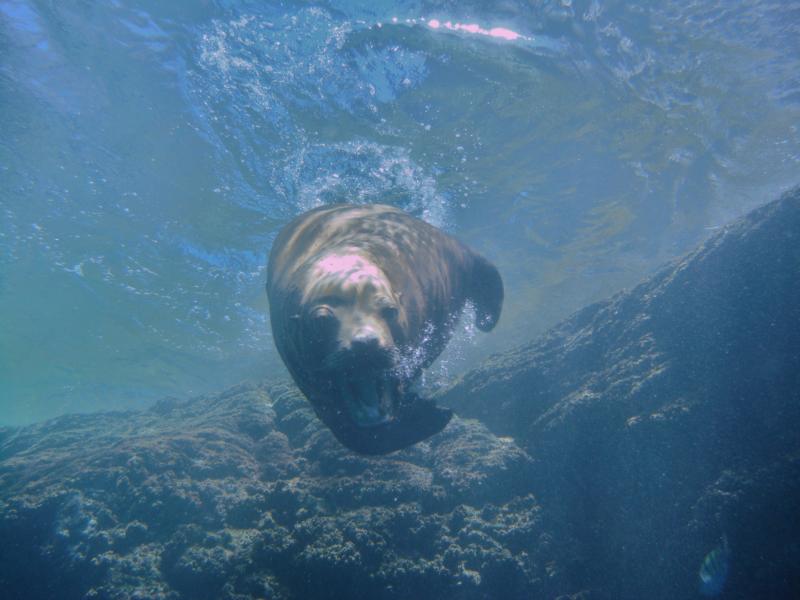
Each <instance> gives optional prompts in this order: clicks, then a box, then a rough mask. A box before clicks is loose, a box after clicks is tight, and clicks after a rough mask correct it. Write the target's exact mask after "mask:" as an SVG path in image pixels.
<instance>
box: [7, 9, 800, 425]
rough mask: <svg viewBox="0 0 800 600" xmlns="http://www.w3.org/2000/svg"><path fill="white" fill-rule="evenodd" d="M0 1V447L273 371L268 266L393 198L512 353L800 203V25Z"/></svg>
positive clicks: (447, 364) (732, 19)
mask: <svg viewBox="0 0 800 600" xmlns="http://www.w3.org/2000/svg"><path fill="white" fill-rule="evenodd" d="M489 4H491V3H482V2H473V3H464V2H402V3H390V2H362V3H357V2H343V1H331V2H318V3H308V2H300V1H298V2H248V1H244V0H239V1H222V0H219V1H206V2H195V3H184V2H180V3H179V2H166V3H165V2H152V1H150V2H148V1H145V0H142V1H139V2H135V1H133V0H131V1H122V0H119V1H115V2H108V3H85V2H79V1H72V0H64V1H59V2H54V3H51V2H34V1H30V0H0V134H1V135H0V215H2V216H0V402H1V403H2V404H0V422H2V423H21V422H28V421H31V420H36V419H40V418H44V417H49V416H54V415H57V414H61V413H64V412H70V411H78V410H79V411H86V410H96V409H100V408H122V407H136V406H142V405H144V404H146V403H147V402H149V401H151V400H152V399H154V398H157V397H159V396H163V395H166V394H173V395H179V396H185V395H188V394H192V393H197V392H203V391H213V390H218V389H221V388H223V387H225V386H227V385H230V384H232V383H236V382H238V381H240V380H241V379H243V378H247V377H253V378H255V377H264V376H270V375H275V374H282V373H283V370H282V369H283V367H282V366H281V364H280V361H279V359H278V357H277V353H276V352H275V350H274V347H273V345H272V340H271V338H270V334H269V324H268V322H267V320H266V298H265V294H264V290H263V287H264V280H265V262H266V253H267V251H268V249H269V246H270V243H271V241H272V239H273V238H274V236H275V234H276V232H277V231H278V229H279V228H280V227H281V226H282V225H283V224H284V223H286V222H287V221H288V220H290V219H291V218H292V217H293V216H295V215H297V214H299V213H300V212H302V211H303V210H306V209H308V208H311V207H313V206H316V205H318V204H320V203H327V202H335V201H357V202H386V203H392V204H395V205H397V206H400V207H403V208H405V209H407V210H409V211H410V212H412V213H414V214H416V215H417V216H421V217H423V218H425V219H427V220H428V221H430V222H432V223H434V224H436V225H438V226H440V227H443V228H444V229H446V230H447V231H449V232H451V233H453V234H455V235H457V236H458V237H460V238H462V239H464V240H465V241H467V242H468V243H469V244H470V245H472V246H473V247H474V248H476V249H477V250H479V251H480V252H481V253H483V254H484V255H486V256H487V257H489V258H490V259H492V260H493V261H494V262H495V263H496V264H497V265H498V267H499V268H500V270H501V272H502V273H503V276H504V278H505V282H506V291H507V303H506V310H505V313H504V316H503V319H502V320H501V323H500V326H499V327H498V328H497V330H496V331H495V332H493V333H492V334H491V335H489V336H482V335H473V334H472V332H470V331H468V330H466V329H465V331H464V332H463V333H462V335H460V336H459V337H458V339H457V340H456V341H455V343H454V344H453V345H452V347H451V349H450V351H449V353H448V354H447V356H445V357H444V360H443V362H442V363H441V365H440V366H439V367H437V368H436V369H434V372H433V373H432V374H431V376H430V379H433V380H435V379H436V378H441V377H448V376H451V375H452V374H453V373H456V372H458V371H459V370H461V369H464V368H466V367H467V366H468V365H470V364H472V363H473V362H474V361H475V360H477V359H479V358H480V357H481V356H485V355H486V354H487V353H489V352H491V351H494V350H499V349H503V348H507V347H509V346H512V345H515V344H517V343H520V342H523V341H525V340H527V339H530V338H532V337H533V336H535V335H536V334H537V333H540V332H542V331H543V330H544V329H545V328H546V327H548V326H550V325H552V324H554V323H555V322H557V321H558V319H560V318H563V317H565V316H567V315H568V314H569V313H570V312H571V311H573V310H575V309H577V308H580V307H581V306H583V305H585V304H587V303H588V302H591V301H593V300H597V299H600V298H602V297H604V296H607V295H609V294H611V293H613V292H615V291H616V290H618V289H620V288H621V287H623V286H626V285H631V284H633V283H635V282H636V281H638V280H639V279H640V278H641V277H642V276H643V275H645V274H647V273H648V272H650V271H652V269H654V268H655V267H657V266H658V265H659V264H661V263H662V262H663V261H665V260H667V259H669V258H671V257H673V256H676V255H678V254H680V253H682V252H684V251H686V250H688V249H689V248H690V247H691V246H692V245H693V244H695V243H696V242H698V241H699V240H701V239H702V238H703V237H704V236H705V235H707V234H708V232H709V231H710V230H713V229H714V228H716V227H718V226H719V225H720V224H722V223H725V222H727V221H728V220H730V219H731V218H733V217H735V216H737V215H739V214H741V213H743V212H745V211H746V210H748V209H750V208H752V207H754V206H757V205H758V204H761V203H763V202H765V201H767V200H769V199H771V198H773V197H775V196H776V195H777V193H778V192H779V191H780V190H783V189H785V188H786V187H788V186H790V185H792V184H796V183H797V182H798V172H799V170H798V166H800V131H799V130H798V128H799V127H800V3H798V2H786V1H766V0H765V1H761V2H744V1H741V2H721V1H714V0H705V1H697V2H677V1H671V2H658V3H652V4H651V3H647V4H641V3H627V2H622V1H599V0H592V1H577V0H561V1H538V2H523V1H518V2H517V1H508V2H498V3H493V6H491V7H489Z"/></svg>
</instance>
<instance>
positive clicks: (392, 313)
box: [381, 304, 400, 322]
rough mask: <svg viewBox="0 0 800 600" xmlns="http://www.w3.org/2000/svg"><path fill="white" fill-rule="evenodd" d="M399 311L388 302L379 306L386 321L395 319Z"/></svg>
mask: <svg viewBox="0 0 800 600" xmlns="http://www.w3.org/2000/svg"><path fill="white" fill-rule="evenodd" d="M399 313H400V311H399V310H398V309H397V307H396V306H394V305H393V304H388V305H386V306H383V307H382V308H381V316H382V317H383V318H384V319H386V320H387V321H389V322H391V321H396V320H397V317H398V315H399Z"/></svg>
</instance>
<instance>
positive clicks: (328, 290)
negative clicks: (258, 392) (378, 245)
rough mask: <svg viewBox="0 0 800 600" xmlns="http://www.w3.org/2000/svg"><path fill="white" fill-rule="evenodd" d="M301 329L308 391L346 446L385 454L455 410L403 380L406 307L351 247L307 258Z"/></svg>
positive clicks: (437, 426) (433, 429) (429, 431)
mask: <svg viewBox="0 0 800 600" xmlns="http://www.w3.org/2000/svg"><path fill="white" fill-rule="evenodd" d="M296 318H297V319H299V321H300V323H299V325H300V330H299V331H298V336H297V337H296V338H295V343H299V344H300V345H301V346H302V348H301V352H300V354H301V356H302V359H301V360H302V362H303V363H304V365H303V369H304V370H305V371H306V372H307V373H309V375H310V376H309V377H308V378H304V379H305V380H306V382H307V383H308V385H307V386H305V387H306V390H304V391H307V394H306V395H307V396H308V397H309V399H310V400H311V402H312V404H313V405H314V409H315V411H316V412H317V414H318V415H319V417H320V418H321V419H322V421H323V422H324V423H325V424H326V425H327V426H328V427H329V428H330V429H331V431H332V432H333V433H334V435H335V436H336V437H337V439H339V441H340V442H342V443H343V444H344V445H345V446H347V447H349V448H351V449H353V450H356V451H358V452H361V453H364V454H384V453H387V452H391V451H393V450H397V449H400V448H403V447H406V446H409V445H411V444H414V443H416V442H418V441H420V440H423V439H425V438H427V437H430V436H431V435H433V434H434V433H437V432H438V431H440V430H441V429H443V428H444V426H445V425H446V424H447V423H448V421H449V420H450V417H451V416H452V413H451V412H450V411H449V410H447V409H443V408H438V407H436V406H435V404H434V403H433V402H431V401H426V400H422V399H420V398H419V397H418V396H416V395H415V394H413V393H411V392H410V391H409V390H408V389H407V387H408V385H409V383H410V380H411V379H412V378H413V375H412V373H410V372H409V369H408V368H404V359H403V356H404V354H405V353H404V350H405V348H404V346H405V343H406V338H407V336H406V333H405V332H406V328H407V323H408V320H407V314H406V309H405V307H404V306H403V302H402V293H401V292H399V291H396V290H394V289H393V287H392V284H391V281H390V280H389V278H388V277H387V276H386V273H384V272H383V270H382V269H381V268H380V266H379V265H377V264H376V263H375V261H373V260H371V259H370V258H369V257H368V256H366V255H364V254H362V253H360V252H359V251H358V249H356V248H344V249H341V250H337V251H329V252H326V253H325V254H323V255H321V256H319V257H316V258H314V259H313V260H311V261H309V263H308V264H307V266H306V269H305V273H304V276H303V285H302V288H301V295H300V309H299V311H298V313H297V315H296Z"/></svg>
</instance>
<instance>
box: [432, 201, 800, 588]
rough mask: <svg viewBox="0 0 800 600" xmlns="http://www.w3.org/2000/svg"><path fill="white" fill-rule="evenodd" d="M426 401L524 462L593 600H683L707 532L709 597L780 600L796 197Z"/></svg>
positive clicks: (796, 352)
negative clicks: (723, 564)
mask: <svg viewBox="0 0 800 600" xmlns="http://www.w3.org/2000/svg"><path fill="white" fill-rule="evenodd" d="M438 400H439V402H441V403H443V404H445V405H450V406H451V407H453V408H454V409H455V410H456V412H457V413H458V414H459V415H461V416H462V417H474V418H478V419H481V420H482V421H483V422H484V423H485V424H486V425H487V426H488V427H489V428H490V429H491V430H492V431H493V432H494V433H496V434H497V435H507V436H512V437H514V439H515V440H516V441H517V443H519V444H520V445H521V446H522V447H524V448H525V449H526V450H527V451H528V453H529V454H530V455H531V456H532V457H534V458H535V459H536V461H535V463H534V464H535V468H534V470H535V475H534V477H535V478H536V480H537V481H538V482H540V483H541V484H542V485H540V486H537V487H536V492H537V494H538V498H539V500H540V502H541V503H542V505H543V506H544V507H545V508H547V509H550V513H549V514H550V515H551V516H554V517H555V516H556V514H555V513H559V515H558V520H559V521H560V522H561V523H563V524H565V525H566V526H567V529H562V528H560V527H558V528H557V530H558V531H559V532H560V533H561V534H562V535H567V536H568V537H569V536H574V537H575V538H577V539H579V540H580V541H581V547H582V548H584V551H585V553H586V555H587V556H590V557H591V560H589V561H587V565H586V568H587V571H586V574H585V579H584V580H583V581H584V583H585V584H586V585H587V586H588V587H590V588H593V589H595V590H602V592H600V591H597V592H596V594H599V595H600V597H604V598H605V597H608V598H643V597H648V598H689V597H692V596H696V595H697V592H698V587H697V586H698V580H697V579H698V569H699V567H700V564H701V561H702V559H703V556H704V555H705V554H706V553H707V552H708V551H709V550H710V549H711V548H713V547H714V546H715V545H716V544H718V543H719V540H720V538H721V536H722V535H723V534H727V537H728V539H729V541H730V548H731V569H730V576H729V578H728V582H727V586H726V588H727V589H726V591H727V594H726V596H725V597H742V598H757V597H762V598H766V597H771V598H778V597H790V596H791V595H792V594H791V593H790V591H791V590H795V591H796V590H798V589H800V575H798V571H797V569H796V568H793V567H791V566H790V565H791V564H792V563H793V562H796V560H797V558H798V540H799V539H800V526H798V524H797V519H796V516H793V515H795V512H796V509H795V507H796V506H797V505H798V502H800V463H799V462H798V461H799V460H800V190H795V191H792V192H790V193H787V194H786V195H784V197H783V198H781V199H780V200H778V201H775V202H772V203H770V204H768V205H766V206H764V207H762V208H760V209H758V210H756V211H754V212H752V213H751V214H749V215H747V216H746V217H744V218H742V219H740V220H738V221H736V222H735V223H733V224H731V225H729V226H728V227H725V228H724V229H723V230H722V231H720V232H719V233H718V234H716V235H714V236H713V237H711V238H710V239H709V240H708V241H706V242H705V243H704V244H702V245H701V246H700V247H699V248H697V249H696V250H695V251H694V252H692V253H691V254H689V255H688V256H686V257H684V258H682V259H680V260H677V261H675V262H674V263H672V264H670V265H667V266H666V267H665V268H663V269H662V270H661V271H660V272H659V273H657V274H656V275H655V276H653V277H652V278H650V279H649V280H647V281H645V282H644V283H642V284H641V285H639V286H638V287H636V288H635V289H633V290H631V291H628V292H623V293H620V294H618V295H617V296H615V297H613V298H611V299H610V300H608V301H605V302H601V303H598V304H595V305H592V306H590V307H588V308H586V309H584V310H582V311H580V312H578V313H577V314H575V315H574V316H573V317H572V318H571V319H569V320H567V321H566V322H564V323H562V324H561V325H559V326H558V327H556V328H555V329H553V330H552V331H550V332H549V333H548V334H547V335H545V336H544V337H543V338H541V339H539V340H536V341H535V342H533V343H531V344H529V345H527V346H525V347H522V348H519V349H517V350H515V351H513V352H509V353H506V354H502V355H498V356H495V357H493V358H492V359H491V360H489V361H487V362H486V363H485V364H484V365H483V366H482V367H481V368H479V369H476V370H475V371H472V372H470V373H467V374H466V375H464V376H463V377H462V378H461V379H460V380H459V381H457V382H456V383H455V384H454V385H453V386H452V387H451V388H450V389H449V390H447V391H446V392H445V393H444V394H443V395H442V397H441V398H439V399H438ZM545 482H546V483H545ZM567 531H568V532H569V533H567Z"/></svg>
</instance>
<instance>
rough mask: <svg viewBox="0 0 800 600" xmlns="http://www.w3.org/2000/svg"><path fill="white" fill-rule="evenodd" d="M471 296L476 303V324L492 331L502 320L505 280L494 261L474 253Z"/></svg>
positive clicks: (482, 328) (481, 328)
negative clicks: (491, 261)
mask: <svg viewBox="0 0 800 600" xmlns="http://www.w3.org/2000/svg"><path fill="white" fill-rule="evenodd" d="M469 281H470V290H469V297H470V299H471V300H472V301H473V302H474V303H475V311H476V313H477V314H476V315H475V325H476V326H477V327H478V329H480V330H481V331H491V330H492V329H494V326H495V325H497V321H499V320H500V312H501V311H502V310H503V280H502V278H501V277H500V272H499V271H498V270H497V267H495V266H494V265H493V264H492V263H490V262H489V261H488V260H486V259H485V258H483V257H482V256H480V255H479V254H474V255H473V263H472V273H471V277H470V279H469Z"/></svg>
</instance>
